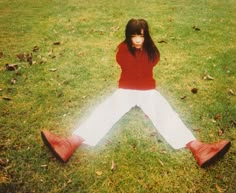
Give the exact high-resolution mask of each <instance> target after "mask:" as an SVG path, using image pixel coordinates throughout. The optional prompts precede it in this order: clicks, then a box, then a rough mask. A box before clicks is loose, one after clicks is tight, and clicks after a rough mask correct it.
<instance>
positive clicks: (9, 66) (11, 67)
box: [5, 64, 18, 71]
mask: <svg viewBox="0 0 236 193" xmlns="http://www.w3.org/2000/svg"><path fill="white" fill-rule="evenodd" d="M5 68H6V70H8V71H15V70H17V69H18V65H17V64H5Z"/></svg>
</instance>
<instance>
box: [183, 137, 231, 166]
mask: <svg viewBox="0 0 236 193" xmlns="http://www.w3.org/2000/svg"><path fill="white" fill-rule="evenodd" d="M230 145H231V143H230V142H229V141H227V140H222V141H220V142H217V143H212V144H205V143H202V142H200V141H198V140H194V141H191V142H189V143H188V144H187V145H186V146H187V148H189V149H190V150H191V151H192V153H193V156H194V157H195V159H196V160H197V163H198V165H199V166H200V167H203V168H204V167H207V166H209V165H210V164H212V163H214V162H215V161H217V160H218V159H220V158H222V157H223V156H224V154H225V153H226V152H227V151H228V150H229V147H230Z"/></svg>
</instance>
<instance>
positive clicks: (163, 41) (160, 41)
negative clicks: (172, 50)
mask: <svg viewBox="0 0 236 193" xmlns="http://www.w3.org/2000/svg"><path fill="white" fill-rule="evenodd" d="M158 43H160V44H161V43H165V44H167V41H166V40H159V41H158Z"/></svg>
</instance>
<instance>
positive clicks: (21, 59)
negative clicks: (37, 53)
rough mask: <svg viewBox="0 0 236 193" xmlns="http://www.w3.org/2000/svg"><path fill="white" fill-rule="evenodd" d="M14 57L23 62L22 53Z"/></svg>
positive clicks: (23, 55) (23, 56)
mask: <svg viewBox="0 0 236 193" xmlns="http://www.w3.org/2000/svg"><path fill="white" fill-rule="evenodd" d="M16 57H17V58H18V59H19V60H20V62H22V61H24V60H25V54H24V53H19V54H17V55H16Z"/></svg>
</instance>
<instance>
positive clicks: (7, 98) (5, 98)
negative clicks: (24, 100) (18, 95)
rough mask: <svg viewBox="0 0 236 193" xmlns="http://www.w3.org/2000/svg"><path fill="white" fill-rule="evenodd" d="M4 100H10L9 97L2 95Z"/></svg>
mask: <svg viewBox="0 0 236 193" xmlns="http://www.w3.org/2000/svg"><path fill="white" fill-rule="evenodd" d="M2 98H3V99H4V100H6V101H10V100H11V98H10V97H6V96H5V97H2Z"/></svg>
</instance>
